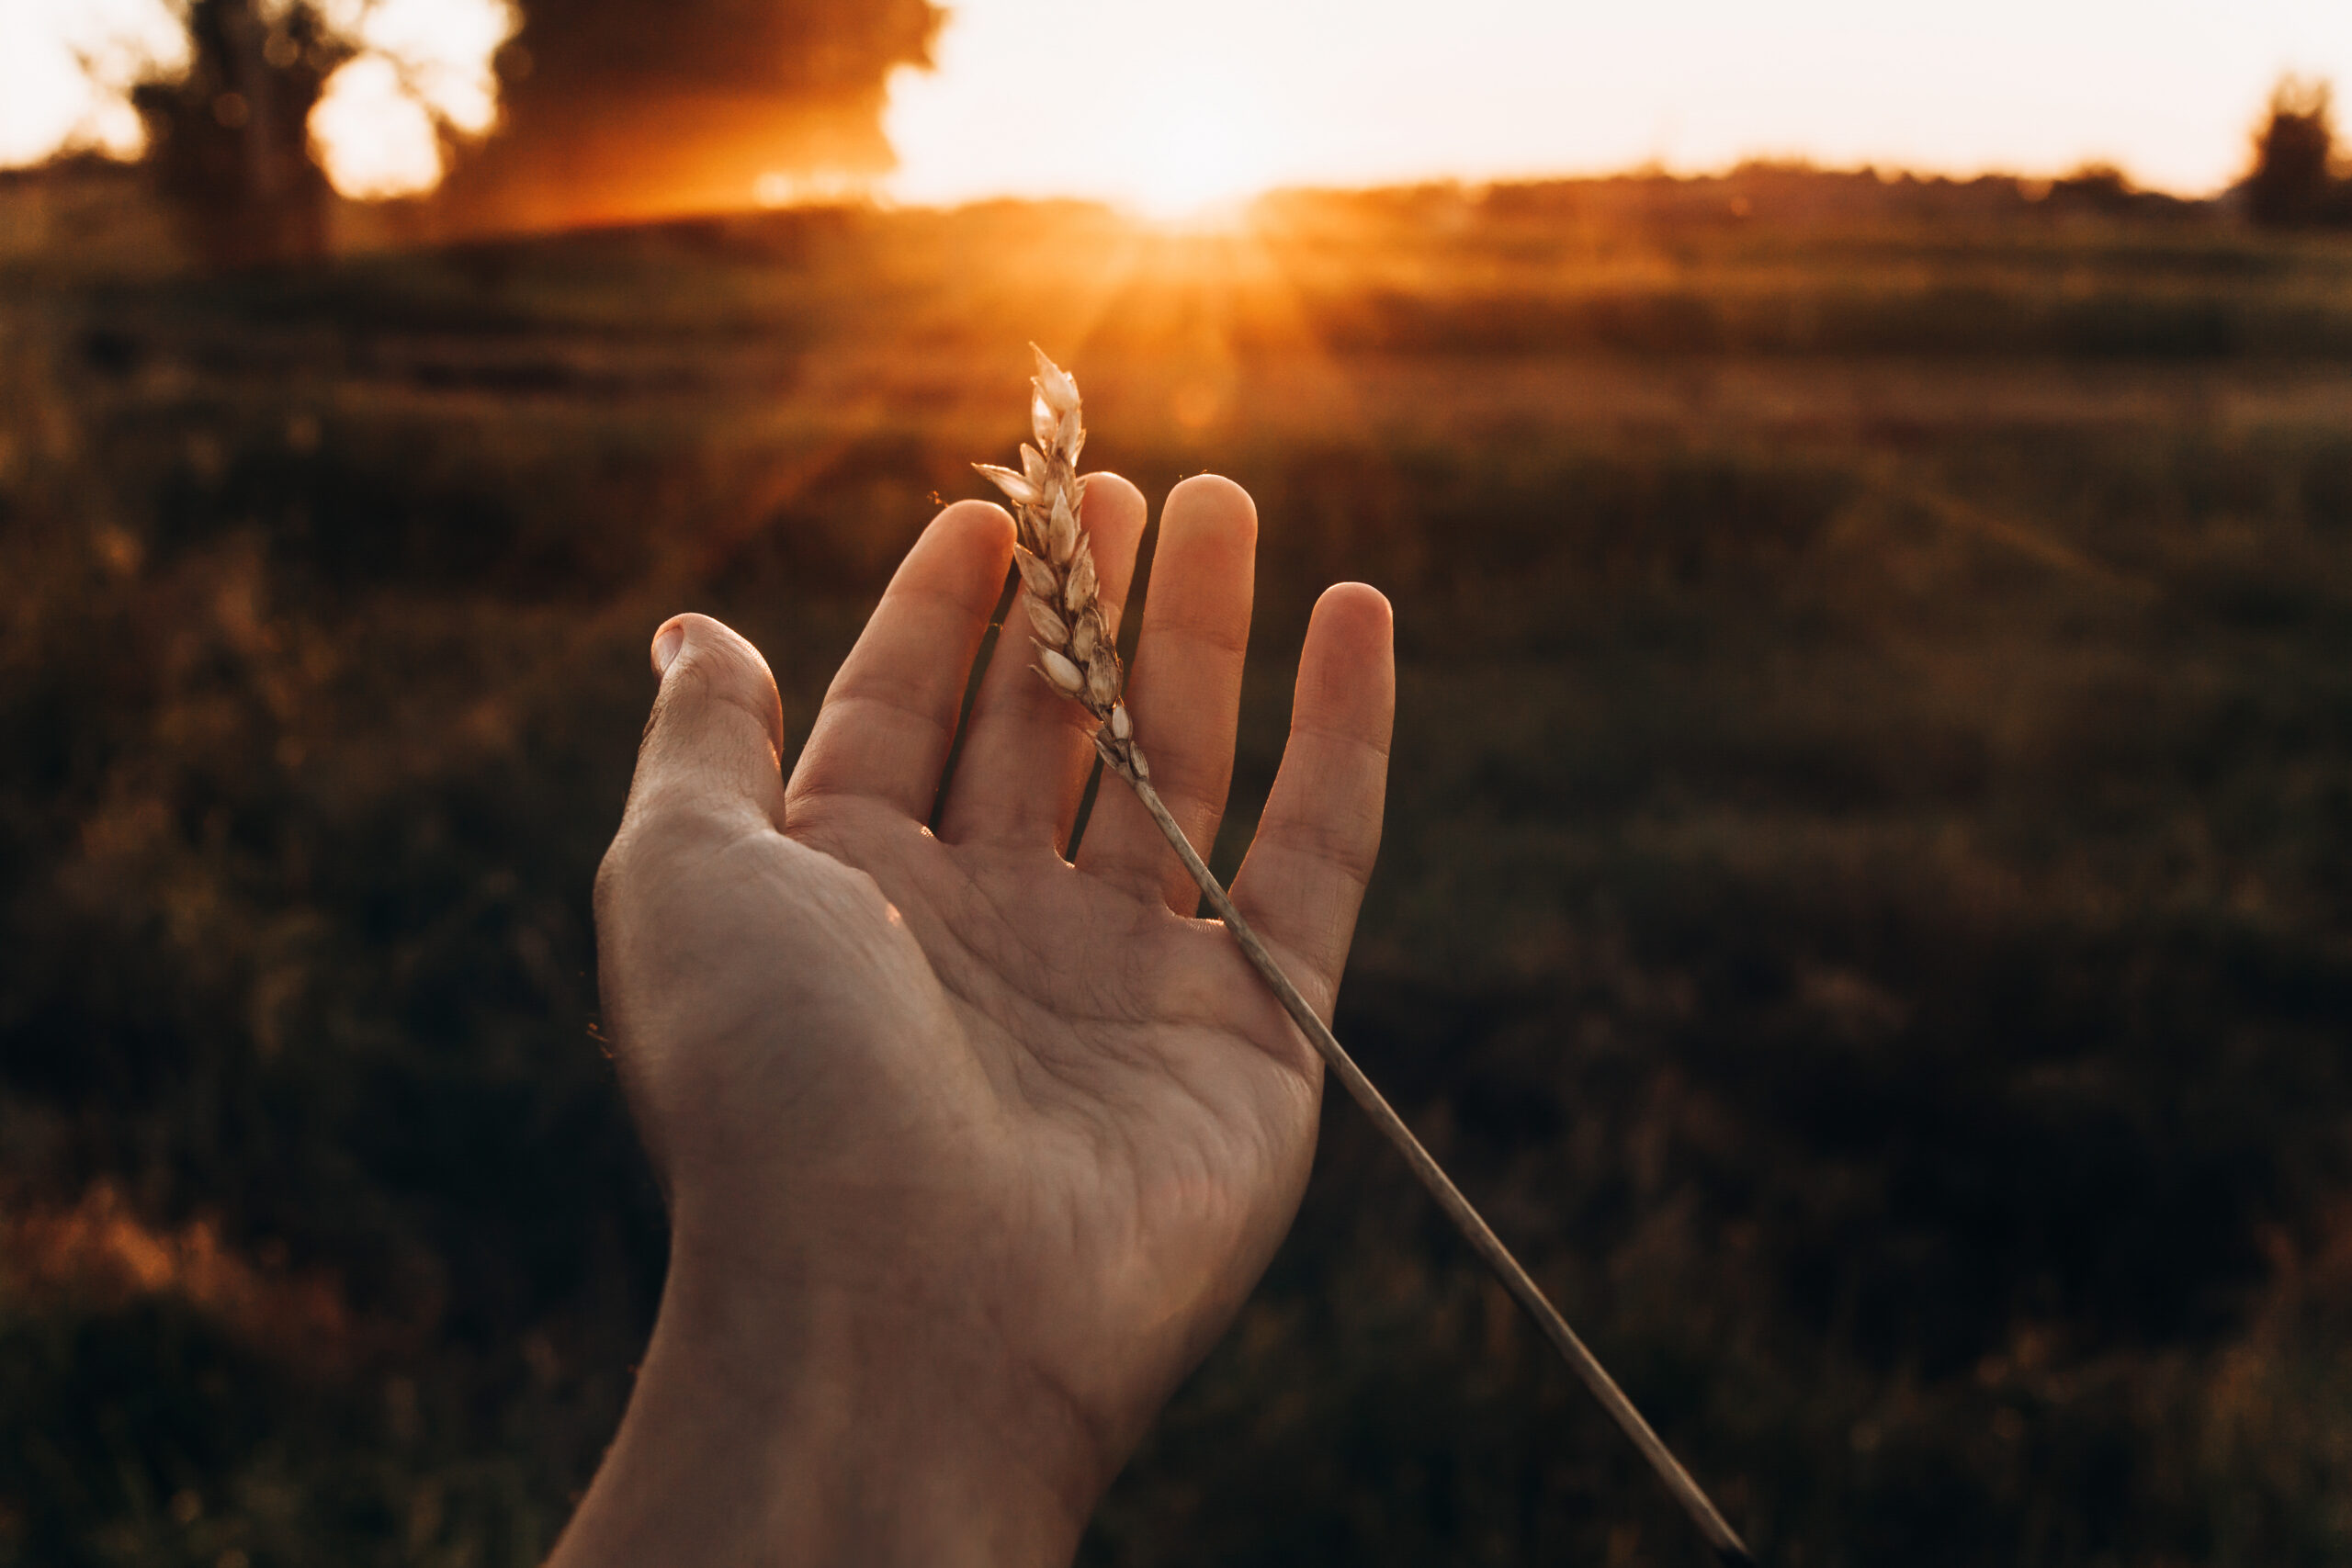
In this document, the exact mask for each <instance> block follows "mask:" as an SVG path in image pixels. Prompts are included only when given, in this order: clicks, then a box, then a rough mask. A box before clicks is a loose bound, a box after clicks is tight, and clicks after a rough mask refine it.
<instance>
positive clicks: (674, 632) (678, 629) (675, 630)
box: [653, 621, 686, 675]
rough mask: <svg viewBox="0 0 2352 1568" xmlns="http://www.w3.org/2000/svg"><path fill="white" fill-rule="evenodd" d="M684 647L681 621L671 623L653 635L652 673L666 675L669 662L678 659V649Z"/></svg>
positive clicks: (684, 639) (684, 634)
mask: <svg viewBox="0 0 2352 1568" xmlns="http://www.w3.org/2000/svg"><path fill="white" fill-rule="evenodd" d="M685 646H686V628H685V624H684V622H682V621H672V622H671V623H670V624H669V625H668V626H663V627H662V629H661V630H660V631H658V632H656V633H654V634H653V672H654V673H655V674H656V675H666V674H668V673H669V672H670V661H671V660H673V659H675V658H677V657H678V649H682V648H684V647H685Z"/></svg>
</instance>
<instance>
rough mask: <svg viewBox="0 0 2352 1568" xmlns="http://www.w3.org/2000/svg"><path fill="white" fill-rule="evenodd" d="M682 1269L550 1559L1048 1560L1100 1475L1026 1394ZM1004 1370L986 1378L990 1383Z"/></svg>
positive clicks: (689, 1563) (1045, 1565) (1040, 1564)
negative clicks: (1002, 1391) (1010, 1393)
mask: <svg viewBox="0 0 2352 1568" xmlns="http://www.w3.org/2000/svg"><path fill="white" fill-rule="evenodd" d="M696 1272H697V1271H696V1270H695V1269H693V1268H691V1267H687V1268H675V1267H673V1270H672V1275H671V1280H670V1283H669V1286H668V1288H667V1290H666V1291H665V1292H664V1297H663V1301H662V1312H661V1316H660V1319H659V1321H658V1322H657V1324H656V1325H655V1328H654V1332H653V1337H652V1341H651V1343H650V1345H649V1346H648V1348H647V1350H646V1355H645V1359H644V1363H643V1366H642V1368H641V1370H640V1371H639V1377H638V1382H637V1387H636V1390H635V1392H634V1393H633V1395H632V1397H631V1399H630V1401H629V1406H628V1413H627V1415H626V1416H624V1418H623V1420H622V1422H621V1427H620V1431H619V1433H618V1434H617V1435H616V1438H614V1441H613V1445H612V1447H611V1449H610V1450H608V1451H607V1453H606V1454H605V1461H604V1464H603V1465H602V1467H601V1468H600V1469H599V1470H598V1472H597V1473H596V1477H595V1480H594V1483H593V1484H592V1485H591V1486H590V1488H589V1491H588V1495H587V1496H586V1497H585V1498H584V1499H583V1500H582V1503H581V1505H580V1507H579V1510H578V1512H577V1513H576V1514H575V1515H574V1516H573V1517H572V1520H571V1524H570V1526H569V1527H568V1528H567V1529H565V1531H564V1534H563V1537H562V1540H560V1542H559V1543H558V1544H557V1547H556V1551H555V1553H554V1556H553V1557H552V1558H551V1559H550V1560H549V1568H607V1565H611V1568H619V1565H622V1564H628V1565H629V1568H643V1565H646V1564H655V1563H659V1564H663V1565H665V1568H667V1565H677V1568H693V1565H695V1564H702V1563H726V1564H729V1565H733V1564H748V1563H761V1564H777V1565H790V1568H800V1565H804V1564H805V1565H818V1564H844V1565H846V1564H856V1565H860V1568H891V1565H894V1564H899V1563H905V1564H910V1565H911V1564H918V1563H920V1564H925V1565H931V1568H963V1565H970V1568H1059V1565H1060V1564H1064V1563H1067V1562H1069V1561H1070V1559H1071V1557H1072V1556H1073V1555H1074V1554H1075V1552H1076V1551H1077V1546H1078V1538H1079V1534H1080V1531H1081V1530H1082V1529H1084V1526H1085V1519H1086V1514H1087V1512H1088V1511H1089V1509H1090V1508H1091V1505H1092V1502H1093V1500H1094V1497H1093V1493H1094V1491H1095V1489H1096V1488H1095V1483H1094V1481H1093V1478H1092V1477H1091V1476H1087V1475H1083V1474H1080V1472H1078V1470H1077V1469H1076V1468H1075V1467H1073V1466H1072V1465H1071V1464H1070V1463H1069V1462H1068V1460H1069V1456H1068V1454H1067V1453H1066V1452H1065V1451H1060V1450H1063V1449H1064V1444H1063V1443H1062V1442H1061V1441H1060V1439H1059V1438H1058V1437H1057V1435H1056V1434H1054V1433H1052V1432H1050V1431H1049V1430H1043V1429H1041V1428H1040V1427H1039V1426H1038V1424H1037V1423H1036V1422H1035V1421H1034V1420H1032V1419H1031V1416H1030V1413H1028V1412H1025V1411H1022V1410H1020V1409H1018V1408H1017V1407H1012V1406H1008V1405H1005V1404H998V1403H995V1402H994V1400H995V1396H994V1395H993V1394H991V1395H990V1396H989V1403H986V1404H980V1405H979V1406H978V1407H977V1408H976V1407H975V1405H974V1403H973V1401H972V1399H971V1393H972V1390H973V1387H974V1386H975V1385H974V1384H973V1382H971V1380H970V1379H969V1378H968V1377H967V1376H965V1377H959V1376H956V1375H954V1374H953V1373H952V1372H948V1371H942V1370H940V1369H937V1368H933V1367H931V1366H929V1365H928V1364H927V1358H926V1355H925V1353H924V1349H923V1348H922V1347H921V1346H919V1345H912V1344H906V1345H901V1344H897V1343H894V1342H893V1341H894V1336H893V1335H892V1334H891V1333H890V1332H889V1330H888V1326H887V1325H884V1324H881V1323H877V1322H876V1320H875V1318H874V1315H873V1314H868V1313H863V1312H859V1311H857V1310H855V1309H854V1308H852V1307H850V1306H847V1305H842V1306H838V1307H828V1306H826V1305H824V1304H823V1303H821V1301H820V1299H819V1298H816V1297H813V1296H810V1295H807V1294H798V1295H794V1294H786V1293H783V1292H749V1291H745V1290H743V1289H741V1287H740V1285H736V1284H729V1285H726V1286H721V1285H719V1284H718V1283H717V1282H715V1281H711V1280H705V1279H701V1278H697V1277H696ZM999 1381H1000V1380H995V1379H989V1380H983V1381H982V1382H980V1383H979V1384H978V1385H977V1386H979V1387H981V1388H984V1389H992V1388H993V1387H995V1386H996V1385H997V1383H998V1382H999Z"/></svg>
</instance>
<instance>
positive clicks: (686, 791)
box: [623, 615, 784, 830]
mask: <svg viewBox="0 0 2352 1568" xmlns="http://www.w3.org/2000/svg"><path fill="white" fill-rule="evenodd" d="M652 654H653V668H654V670H655V671H657V672H658V673H659V674H660V675H661V677H662V690H661V691H660V693H658V694H656V695H655V697H654V699H653V716H652V717H651V718H650V719H649V720H648V721H647V723H646V726H645V739H644V741H643V743H642V744H640V745H639V748H638V753H637V776H636V778H635V779H633V780H632V781H630V784H629V791H628V810H627V812H626V813H624V815H623V825H624V829H625V830H626V829H627V828H628V827H632V826H639V827H641V826H643V825H644V823H643V821H642V820H641V819H642V818H655V817H661V818H667V817H671V816H673V815H684V816H692V817H700V818H705V819H707V820H714V821H724V820H726V819H728V818H736V819H739V820H743V819H748V820H751V821H756V822H759V823H763V824H765V825H767V826H770V827H779V828H780V827H782V826H783V824H784V781H783V778H782V776H781V774H780V773H779V771H778V769H779V757H780V754H781V752H782V750H783V747H784V707H783V705H782V703H780V702H779V701H778V700H777V698H776V692H775V676H773V675H771V674H770V673H769V672H768V663H767V660H764V659H763V658H761V657H760V650H759V649H756V648H753V647H752V645H751V644H750V643H749V642H747V641H745V640H744V639H743V637H741V636H739V635H738V634H737V633H735V632H734V631H732V630H731V629H729V627H727V626H723V625H721V624H720V623H719V622H718V621H714V620H712V619H711V618H710V617H709V616H708V615H674V616H673V617H671V618H670V619H669V620H667V621H665V622H663V623H662V629H661V630H659V631H657V632H655V633H654V634H653V649H652Z"/></svg>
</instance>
